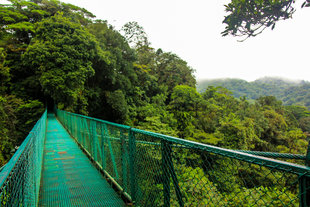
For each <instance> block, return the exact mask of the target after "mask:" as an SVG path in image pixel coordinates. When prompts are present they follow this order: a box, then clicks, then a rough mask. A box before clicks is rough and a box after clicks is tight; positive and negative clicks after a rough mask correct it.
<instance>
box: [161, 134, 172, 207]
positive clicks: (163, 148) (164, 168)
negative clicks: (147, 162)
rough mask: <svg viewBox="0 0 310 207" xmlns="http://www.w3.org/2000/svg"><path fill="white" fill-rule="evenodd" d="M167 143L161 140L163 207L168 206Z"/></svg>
mask: <svg viewBox="0 0 310 207" xmlns="http://www.w3.org/2000/svg"><path fill="white" fill-rule="evenodd" d="M168 145H169V143H167V141H165V140H161V154H162V158H161V159H162V181H163V193H164V207H169V206H170V173H169V164H168V162H169V156H171V154H170V149H169V146H168Z"/></svg>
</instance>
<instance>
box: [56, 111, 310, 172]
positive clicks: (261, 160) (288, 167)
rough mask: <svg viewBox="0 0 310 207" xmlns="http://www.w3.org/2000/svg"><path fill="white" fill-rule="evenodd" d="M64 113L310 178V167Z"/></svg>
mask: <svg viewBox="0 0 310 207" xmlns="http://www.w3.org/2000/svg"><path fill="white" fill-rule="evenodd" d="M57 110H59V109H57ZM59 111H63V110H59ZM63 112H65V113H69V114H72V115H74V116H79V117H82V118H85V119H89V120H94V121H97V122H101V123H105V124H109V125H112V126H115V127H121V128H124V129H127V130H129V129H130V130H132V132H134V133H140V134H144V135H148V136H152V137H155V138H158V139H161V140H166V141H169V142H172V143H175V144H180V145H184V146H187V147H190V148H192V149H198V150H201V151H205V152H212V153H215V154H219V155H222V156H226V157H230V158H235V159H238V160H242V161H245V162H249V163H253V164H258V165H261V166H266V167H270V168H276V169H279V170H283V171H286V172H290V173H294V174H298V175H300V176H301V175H306V176H310V167H307V166H304V165H298V164H295V163H290V162H285V161H281V160H275V159H272V158H267V157H263V156H259V155H262V154H259V153H256V154H255V153H251V154H250V153H249V152H246V151H236V150H231V149H226V148H221V147H216V146H212V145H208V144H203V143H198V142H194V141H190V140H185V139H180V138H176V137H172V136H168V135H164V134H159V133H155V132H149V131H144V130H141V129H136V128H132V127H130V126H126V125H122V124H116V123H113V122H109V121H104V120H101V119H97V118H92V117H88V116H84V115H80V114H75V113H71V112H67V111H63ZM277 154H279V153H277ZM300 156H302V155H300ZM297 157H298V156H297Z"/></svg>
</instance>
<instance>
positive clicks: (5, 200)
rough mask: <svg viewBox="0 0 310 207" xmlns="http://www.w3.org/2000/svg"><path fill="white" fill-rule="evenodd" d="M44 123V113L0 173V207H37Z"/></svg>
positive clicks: (45, 116) (45, 117)
mask: <svg viewBox="0 0 310 207" xmlns="http://www.w3.org/2000/svg"><path fill="white" fill-rule="evenodd" d="M46 120H47V111H46V110H45V112H44V113H43V115H42V116H41V118H40V119H39V120H38V121H37V123H36V124H35V126H34V127H33V129H32V130H31V131H30V133H29V134H28V136H27V137H26V139H25V140H24V141H23V143H22V144H21V145H20V147H19V148H18V150H17V151H16V153H15V154H14V155H13V157H12V158H11V159H10V160H9V162H8V163H7V164H6V165H5V166H4V167H3V169H2V170H1V172H0V206H19V205H25V206H34V205H37V203H38V196H39V187H40V177H41V167H42V158H43V149H44V146H43V144H44V138H45V132H46ZM38 136H39V137H38ZM42 136H43V137H42ZM27 153H28V154H27ZM31 155H32V156H31ZM14 179H15V180H14ZM13 182H14V183H13ZM14 184H16V185H19V186H14ZM26 184H28V186H27V185H26Z"/></svg>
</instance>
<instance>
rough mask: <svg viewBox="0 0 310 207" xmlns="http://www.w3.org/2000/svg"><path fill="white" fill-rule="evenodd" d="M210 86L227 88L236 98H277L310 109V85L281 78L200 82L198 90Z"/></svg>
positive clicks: (287, 103) (285, 103) (284, 102)
mask: <svg viewBox="0 0 310 207" xmlns="http://www.w3.org/2000/svg"><path fill="white" fill-rule="evenodd" d="M208 86H215V87H217V86H221V87H224V88H227V89H228V90H230V91H231V92H232V93H233V96H234V97H236V98H239V97H243V96H245V97H246V98H247V99H257V98H259V97H261V96H275V97H276V98H278V99H279V100H281V101H282V102H283V104H284V105H299V106H305V107H307V108H308V109H310V90H309V89H310V83H309V82H307V81H291V80H285V79H281V78H268V77H265V78H261V79H257V80H255V81H253V82H247V81H245V80H241V79H213V80H212V79H210V80H201V81H198V85H197V90H198V91H200V92H202V91H204V90H206V88H207V87H208Z"/></svg>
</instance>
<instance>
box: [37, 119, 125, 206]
mask: <svg viewBox="0 0 310 207" xmlns="http://www.w3.org/2000/svg"><path fill="white" fill-rule="evenodd" d="M73 120H74V118H73V117H71V118H67V119H66V123H67V124H68V125H67V126H68V127H69V128H70V129H71V130H72V129H74V126H75V124H72V122H73ZM85 123H86V122H84V124H85ZM84 126H85V125H84ZM93 127H94V125H93ZM75 131H76V129H75V130H72V133H75ZM89 132H92V133H93V134H95V132H94V131H88V133H89ZM84 138H85V141H87V139H88V138H90V137H88V135H87V133H85V135H84ZM86 143H87V142H86ZM88 144H91V142H88ZM93 147H95V145H94V146H93ZM92 152H95V150H94V151H92ZM39 206H115V207H118V206H125V204H124V202H123V200H122V199H121V198H120V196H119V195H118V194H117V193H116V192H115V191H114V190H113V188H112V187H111V186H110V185H109V184H108V182H107V181H106V180H105V179H104V177H103V175H102V174H101V173H100V172H99V171H98V170H97V169H96V168H95V167H94V165H93V164H92V163H91V161H90V160H89V159H88V158H87V156H85V154H84V153H83V151H82V150H81V149H80V148H79V146H78V144H77V143H76V142H75V141H74V140H73V139H72V138H71V137H70V135H69V134H68V132H67V131H66V130H65V128H64V127H63V126H62V125H61V124H60V123H59V122H58V120H57V119H56V118H55V116H54V115H53V114H48V127H47V136H46V141H45V146H44V161H43V169H42V182H41V188H40V202H39Z"/></svg>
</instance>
